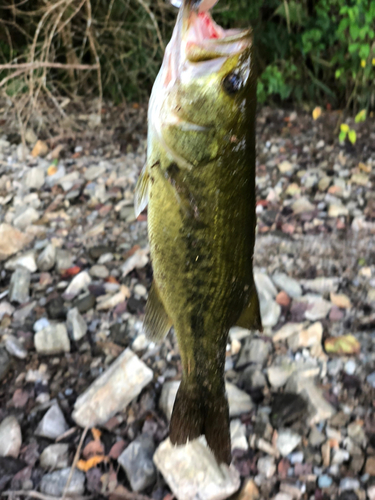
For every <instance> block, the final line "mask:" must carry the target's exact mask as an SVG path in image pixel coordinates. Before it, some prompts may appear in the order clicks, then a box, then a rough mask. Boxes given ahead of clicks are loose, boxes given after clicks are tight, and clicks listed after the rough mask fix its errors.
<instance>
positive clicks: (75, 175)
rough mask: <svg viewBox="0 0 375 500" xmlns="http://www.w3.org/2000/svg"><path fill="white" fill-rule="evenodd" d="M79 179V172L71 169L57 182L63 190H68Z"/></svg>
mask: <svg viewBox="0 0 375 500" xmlns="http://www.w3.org/2000/svg"><path fill="white" fill-rule="evenodd" d="M78 180H79V172H77V171H73V172H70V173H69V174H67V175H64V177H61V179H59V184H60V186H61V187H62V188H63V190H64V191H69V190H70V189H72V187H73V186H74V185H75V184H76V183H77V181H78Z"/></svg>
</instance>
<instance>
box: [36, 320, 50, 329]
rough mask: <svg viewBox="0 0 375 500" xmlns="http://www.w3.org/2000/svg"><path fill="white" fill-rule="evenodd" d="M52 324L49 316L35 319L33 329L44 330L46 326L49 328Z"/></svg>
mask: <svg viewBox="0 0 375 500" xmlns="http://www.w3.org/2000/svg"><path fill="white" fill-rule="evenodd" d="M50 325H51V323H50V322H49V321H48V319H47V318H40V319H38V320H37V321H35V323H34V325H33V330H34V332H40V331H41V330H43V329H44V328H47V327H48V326H50Z"/></svg>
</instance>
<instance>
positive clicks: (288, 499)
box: [274, 492, 293, 500]
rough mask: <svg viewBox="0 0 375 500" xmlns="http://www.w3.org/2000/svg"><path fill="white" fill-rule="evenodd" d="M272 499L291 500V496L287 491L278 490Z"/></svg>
mask: <svg viewBox="0 0 375 500" xmlns="http://www.w3.org/2000/svg"><path fill="white" fill-rule="evenodd" d="M274 500H293V497H292V496H291V495H289V494H288V493H282V492H280V493H278V494H277V495H276V496H275V497H274Z"/></svg>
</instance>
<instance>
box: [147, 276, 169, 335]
mask: <svg viewBox="0 0 375 500" xmlns="http://www.w3.org/2000/svg"><path fill="white" fill-rule="evenodd" d="M143 327H144V330H145V334H146V336H147V338H149V339H150V340H152V341H153V342H160V341H162V340H163V338H164V337H165V336H166V335H167V333H168V332H169V330H170V329H171V327H172V321H171V319H170V318H169V316H168V314H167V312H166V310H165V308H164V304H163V302H162V301H161V298H160V295H159V291H158V288H157V286H156V284H155V282H153V283H152V285H151V289H150V292H149V294H148V300H147V304H146V314H145V319H144V322H143Z"/></svg>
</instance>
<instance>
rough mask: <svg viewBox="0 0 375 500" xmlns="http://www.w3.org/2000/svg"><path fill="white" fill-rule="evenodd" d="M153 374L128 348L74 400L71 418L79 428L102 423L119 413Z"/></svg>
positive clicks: (149, 380)
mask: <svg viewBox="0 0 375 500" xmlns="http://www.w3.org/2000/svg"><path fill="white" fill-rule="evenodd" d="M152 378H153V372H152V370H150V368H148V367H147V366H146V365H145V363H143V361H141V360H140V359H139V358H138V356H136V355H135V354H134V353H133V352H132V351H131V350H130V349H126V350H125V351H124V352H123V353H122V354H121V355H120V356H119V357H118V358H117V359H116V361H114V363H113V364H112V365H111V366H110V367H109V368H108V369H107V370H106V371H105V372H104V373H103V374H102V375H101V376H100V377H99V378H98V379H97V380H95V382H94V383H93V384H92V385H91V386H90V387H89V388H88V389H87V391H86V392H84V393H83V394H82V395H81V396H80V397H79V398H78V399H77V401H76V403H75V406H74V412H73V418H74V420H75V421H76V422H77V424H78V425H80V426H81V427H86V426H88V427H94V426H97V425H103V424H105V423H106V422H107V421H108V420H109V419H110V418H111V417H113V416H114V415H115V414H116V413H117V412H119V411H122V410H124V409H125V408H126V406H127V405H128V404H129V403H130V402H131V401H132V400H133V399H134V398H136V397H137V396H138V395H139V393H140V392H141V391H142V389H143V388H144V387H145V386H146V385H147V384H148V383H149V382H151V380H152Z"/></svg>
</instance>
